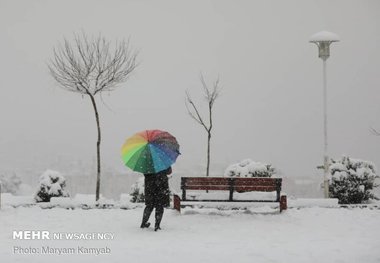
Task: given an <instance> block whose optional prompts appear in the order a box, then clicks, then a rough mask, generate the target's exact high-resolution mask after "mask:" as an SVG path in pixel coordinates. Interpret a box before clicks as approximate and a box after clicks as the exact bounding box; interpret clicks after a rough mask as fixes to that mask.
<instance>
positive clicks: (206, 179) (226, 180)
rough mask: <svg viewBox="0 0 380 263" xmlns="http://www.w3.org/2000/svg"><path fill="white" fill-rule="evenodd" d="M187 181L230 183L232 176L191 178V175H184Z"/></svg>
mask: <svg viewBox="0 0 380 263" xmlns="http://www.w3.org/2000/svg"><path fill="white" fill-rule="evenodd" d="M182 178H183V179H184V180H186V182H188V183H194V182H223V183H226V184H228V182H229V181H230V178H224V177H220V178H217V177H197V178H193V177H191V178H189V177H182Z"/></svg>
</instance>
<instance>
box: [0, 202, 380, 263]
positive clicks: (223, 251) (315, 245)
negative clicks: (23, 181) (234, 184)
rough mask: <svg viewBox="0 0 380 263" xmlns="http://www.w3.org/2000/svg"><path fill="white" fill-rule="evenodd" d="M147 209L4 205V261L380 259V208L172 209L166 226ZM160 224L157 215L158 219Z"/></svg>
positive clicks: (0, 214) (0, 247) (0, 230)
mask: <svg viewBox="0 0 380 263" xmlns="http://www.w3.org/2000/svg"><path fill="white" fill-rule="evenodd" d="M141 215H142V208H141V207H138V208H135V209H130V210H123V209H90V210H83V209H74V210H67V209H62V208H52V209H41V208H40V207H38V206H34V207H18V208H12V207H9V206H5V207H3V209H2V210H0V255H1V257H0V258H1V262H7V263H8V262H28V263H33V262H36V263H37V262H38V263H40V262H56V263H59V262H92V263H94V262H149V263H151V262H165V263H170V262H181V263H186V262H191V263H194V262H218V263H222V262H228V263H231V262H237V263H243V262H250V263H251V262H302V263H305V262H366V263H368V262H380V250H379V247H378V245H379V244H380V235H379V232H380V231H379V230H380V210H378V209H369V208H354V209H345V208H320V207H313V208H302V209H289V210H287V211H286V212H284V213H281V214H280V213H278V211H277V210H275V209H271V208H266V207H261V208H251V209H248V210H245V211H242V210H223V211H221V210H217V209H212V208H207V209H206V208H204V209H193V208H186V209H183V211H182V214H178V213H177V212H176V211H174V210H169V209H168V210H166V212H165V215H164V219H163V222H162V229H163V230H162V231H159V232H154V231H153V230H152V228H150V229H143V230H142V229H140V228H139V223H140V220H141ZM150 221H151V222H153V218H151V220H150ZM14 230H47V231H49V232H50V233H56V232H70V233H72V232H77V233H105V232H107V233H111V234H113V235H114V239H113V240H17V239H13V236H12V234H13V231H14ZM47 246H49V247H50V248H76V249H77V248H78V246H79V247H82V246H83V247H86V248H87V247H91V248H104V247H108V248H110V250H111V252H110V253H109V254H102V255H94V254H78V253H75V254H73V255H71V254H66V255H57V254H55V255H48V254H42V255H41V254H35V255H30V254H24V255H22V254H14V247H22V248H29V247H32V248H41V247H47Z"/></svg>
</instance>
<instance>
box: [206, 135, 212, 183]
mask: <svg viewBox="0 0 380 263" xmlns="http://www.w3.org/2000/svg"><path fill="white" fill-rule="evenodd" d="M210 142H211V131H209V132H208V137H207V167H206V176H209V174H210Z"/></svg>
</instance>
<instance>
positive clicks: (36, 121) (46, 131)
mask: <svg viewBox="0 0 380 263" xmlns="http://www.w3.org/2000/svg"><path fill="white" fill-rule="evenodd" d="M81 30H83V31H85V32H87V33H88V34H90V35H91V34H98V33H99V32H101V33H102V34H103V35H104V36H105V37H107V38H108V39H110V40H114V39H115V40H116V39H122V38H128V37H130V41H131V43H132V45H133V47H135V48H136V49H137V50H139V61H140V66H139V67H138V68H137V69H136V71H135V72H134V74H133V75H132V76H131V78H130V79H129V80H128V81H127V82H126V83H124V84H122V85H121V86H120V87H119V88H118V89H117V90H116V91H114V92H111V93H110V94H108V93H105V94H103V100H104V103H105V104H106V105H107V106H106V105H104V104H103V103H102V102H101V100H100V98H99V97H98V103H99V107H100V118H101V124H102V135H103V142H102V153H103V155H102V156H103V162H104V163H105V164H106V165H108V166H110V167H112V168H114V169H116V170H119V171H124V170H125V171H127V169H126V168H124V165H123V163H122V162H121V158H120V148H121V146H122V144H123V143H124V141H125V139H126V138H127V137H128V136H130V135H132V134H134V133H135V132H137V131H140V130H144V129H153V128H154V129H163V130H167V131H169V132H171V133H172V134H173V135H175V136H176V137H177V139H178V141H179V142H180V145H181V152H182V155H181V156H180V157H179V158H178V161H177V164H176V168H177V169H183V170H191V169H196V167H198V168H199V166H202V165H205V157H206V133H205V131H204V130H203V129H202V127H201V126H199V125H198V124H196V123H195V122H194V121H193V120H192V119H191V118H190V117H189V116H188V114H187V111H186V108H185V105H184V101H185V91H186V90H188V91H189V92H190V93H191V94H192V96H193V97H194V98H195V99H196V100H197V101H198V102H199V104H201V103H202V102H204V101H202V97H201V94H200V93H201V91H202V90H201V83H200V81H199V74H200V72H203V73H204V75H205V78H206V80H207V81H208V83H210V84H211V83H212V82H213V81H214V80H215V79H216V78H217V77H218V76H219V78H220V83H221V86H222V87H223V91H222V95H221V97H220V98H219V99H218V100H217V101H216V104H215V120H214V132H213V137H212V160H211V165H212V168H211V169H212V170H213V171H214V172H215V173H222V172H223V170H224V169H225V168H226V166H228V165H229V164H231V163H234V162H237V161H240V160H242V159H245V158H251V159H252V160H255V161H262V162H267V163H272V164H273V165H274V166H275V167H277V168H278V169H280V170H281V171H282V173H283V174H284V175H287V176H315V175H316V174H317V171H316V169H315V167H316V166H317V165H319V164H321V163H322V157H323V126H322V125H323V119H322V117H323V115H322V61H321V60H320V59H319V58H318V57H317V47H316V46H315V45H312V44H310V43H308V39H309V37H310V36H311V35H312V34H314V33H316V32H318V31H321V30H328V31H332V32H334V33H336V34H338V35H339V36H340V37H341V42H339V43H334V44H332V46H331V57H330V58H329V60H328V61H327V74H328V125H329V126H328V133H329V152H330V155H331V156H333V157H340V156H341V155H342V154H347V155H350V156H352V157H355V158H360V159H365V160H370V161H373V162H374V163H375V164H376V165H377V166H378V167H379V168H380V150H379V147H380V137H376V136H374V135H372V134H371V132H370V131H369V128H370V127H374V128H377V129H380V118H379V116H380V101H379V98H380V86H379V83H380V72H379V69H380V48H379V46H380V2H379V1H375V0H374V1H364V0H363V1H343V0H342V1H327V0H326V1H301V0H300V1H280V0H278V1H264V0H262V1H220V0H215V1H208V0H202V1H201V0H199V1H198V0H197V1H174V0H173V1H137V0H136V1H116V0H113V1H90V0H86V1H74V0H69V1H48V0H45V1H42V0H33V1H28V0H24V1H17V0H16V1H15V0H12V1H11V0H9V1H5V0H0V33H1V41H0V70H1V71H0V72H1V77H0V89H1V93H0V125H1V126H0V127H1V129H0V170H12V169H21V168H23V169H24V168H30V169H33V167H38V168H39V169H42V168H44V167H45V168H51V169H54V166H55V165H56V164H57V162H67V164H68V165H69V164H70V162H72V161H76V160H83V161H84V162H91V160H93V158H94V157H95V154H96V152H95V147H96V126H95V117H94V113H93V109H92V106H91V103H90V101H89V99H88V98H86V97H85V98H82V97H81V95H79V94H75V93H70V92H67V91H65V90H63V89H61V88H60V87H58V86H57V84H56V83H55V82H54V80H53V79H52V78H51V77H50V76H49V73H48V69H47V66H46V63H47V62H48V61H49V59H50V58H51V57H52V49H53V47H54V46H55V45H57V44H58V42H59V41H62V39H63V37H64V36H65V37H67V38H71V37H72V35H73V33H75V32H80V31H81ZM108 107H109V108H110V109H108ZM202 110H206V108H202ZM204 113H205V111H204ZM67 169H68V170H69V169H70V167H68V168H67Z"/></svg>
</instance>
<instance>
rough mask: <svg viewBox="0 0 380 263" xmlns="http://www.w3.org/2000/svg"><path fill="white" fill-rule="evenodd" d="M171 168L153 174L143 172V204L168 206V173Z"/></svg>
mask: <svg viewBox="0 0 380 263" xmlns="http://www.w3.org/2000/svg"><path fill="white" fill-rule="evenodd" d="M171 172H172V169H171V167H169V168H168V169H166V170H164V171H161V172H159V173H155V174H144V176H145V193H144V194H145V205H147V206H154V207H157V206H163V207H168V206H170V197H169V193H170V191H169V180H168V175H169V174H171Z"/></svg>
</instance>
